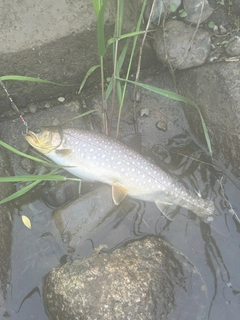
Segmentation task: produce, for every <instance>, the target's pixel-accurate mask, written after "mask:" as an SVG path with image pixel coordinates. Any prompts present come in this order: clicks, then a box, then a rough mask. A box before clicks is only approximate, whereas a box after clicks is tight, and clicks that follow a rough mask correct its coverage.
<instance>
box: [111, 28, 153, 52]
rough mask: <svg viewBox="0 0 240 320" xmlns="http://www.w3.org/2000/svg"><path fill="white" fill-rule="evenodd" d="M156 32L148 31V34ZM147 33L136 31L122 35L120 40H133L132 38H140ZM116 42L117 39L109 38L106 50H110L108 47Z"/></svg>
mask: <svg viewBox="0 0 240 320" xmlns="http://www.w3.org/2000/svg"><path fill="white" fill-rule="evenodd" d="M153 31H154V30H148V31H147V32H153ZM144 33H145V31H135V32H130V33H125V34H122V35H121V36H119V39H118V40H123V39H126V38H131V37H136V36H140V35H142V34H144ZM115 41H116V39H115V38H109V39H108V41H107V43H106V50H107V49H108V47H109V46H110V45H111V44H113V43H114V42H115Z"/></svg>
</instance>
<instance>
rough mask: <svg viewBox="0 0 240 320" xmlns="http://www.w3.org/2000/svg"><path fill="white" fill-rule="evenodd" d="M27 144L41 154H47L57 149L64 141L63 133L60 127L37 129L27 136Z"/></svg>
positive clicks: (29, 132) (31, 130) (30, 131)
mask: <svg viewBox="0 0 240 320" xmlns="http://www.w3.org/2000/svg"><path fill="white" fill-rule="evenodd" d="M25 139H26V140H27V142H28V143H29V144H30V145H31V146H32V147H33V148H35V149H36V150H38V151H39V152H41V153H44V154H47V153H49V152H51V151H53V150H55V149H57V148H58V147H59V146H60V145H61V143H62V141H63V132H62V129H61V128H60V127H57V126H49V127H36V128H34V129H30V130H28V132H27V133H26V134H25Z"/></svg>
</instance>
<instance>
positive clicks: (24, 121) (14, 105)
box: [0, 80, 28, 133]
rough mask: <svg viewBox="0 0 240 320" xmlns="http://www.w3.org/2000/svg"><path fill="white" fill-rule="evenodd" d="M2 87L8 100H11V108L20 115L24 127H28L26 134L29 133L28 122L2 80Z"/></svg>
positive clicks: (0, 81) (0, 82)
mask: <svg viewBox="0 0 240 320" xmlns="http://www.w3.org/2000/svg"><path fill="white" fill-rule="evenodd" d="M0 85H1V86H2V88H3V90H4V91H5V93H6V95H7V97H8V99H9V100H10V103H11V106H12V108H13V110H14V111H15V112H16V113H17V114H18V115H19V118H20V120H21V121H22V123H23V124H24V126H25V127H26V133H27V132H28V124H27V121H26V120H25V119H24V117H23V115H22V114H21V112H20V111H19V109H18V107H17V106H16V104H15V103H14V101H13V99H12V98H11V96H10V94H9V93H8V91H7V89H6V87H5V85H4V83H3V82H2V80H0Z"/></svg>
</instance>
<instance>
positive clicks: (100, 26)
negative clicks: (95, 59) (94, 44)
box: [97, 0, 108, 57]
mask: <svg viewBox="0 0 240 320" xmlns="http://www.w3.org/2000/svg"><path fill="white" fill-rule="evenodd" d="M107 2H108V0H105V1H104V2H103V3H102V5H101V8H100V10H99V12H98V17H97V39H98V54H99V56H100V57H103V56H104V55H105V37H104V14H105V10H106V5H107Z"/></svg>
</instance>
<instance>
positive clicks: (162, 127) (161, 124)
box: [156, 120, 167, 131]
mask: <svg viewBox="0 0 240 320" xmlns="http://www.w3.org/2000/svg"><path fill="white" fill-rule="evenodd" d="M156 127H157V128H158V129H159V130H162V131H166V130H167V123H166V122H165V121H162V120H159V121H158V122H157V123H156Z"/></svg>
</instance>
